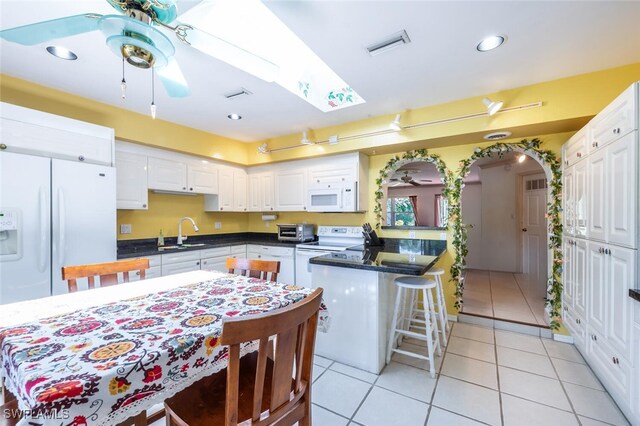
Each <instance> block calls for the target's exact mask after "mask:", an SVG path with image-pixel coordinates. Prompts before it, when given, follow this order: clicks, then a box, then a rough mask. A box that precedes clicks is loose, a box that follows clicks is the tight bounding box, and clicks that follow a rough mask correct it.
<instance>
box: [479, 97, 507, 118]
mask: <svg viewBox="0 0 640 426" xmlns="http://www.w3.org/2000/svg"><path fill="white" fill-rule="evenodd" d="M482 103H483V104H484V106H485V107H487V114H489V115H494V114H495V113H496V112H498V111H500V109H501V108H502V105H503V104H504V102H502V101H492V100H491V99H489V98H483V99H482Z"/></svg>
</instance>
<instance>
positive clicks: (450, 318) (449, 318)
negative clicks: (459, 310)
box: [447, 314, 458, 322]
mask: <svg viewBox="0 0 640 426" xmlns="http://www.w3.org/2000/svg"><path fill="white" fill-rule="evenodd" d="M447 320H449V321H451V322H458V316H457V315H451V314H447Z"/></svg>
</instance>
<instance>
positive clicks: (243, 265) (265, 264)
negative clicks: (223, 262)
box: [227, 257, 280, 282]
mask: <svg viewBox="0 0 640 426" xmlns="http://www.w3.org/2000/svg"><path fill="white" fill-rule="evenodd" d="M227 268H229V273H230V274H238V275H246V276H247V277H252V278H260V279H262V280H267V281H273V282H276V281H277V280H278V273H279V272H280V261H279V260H257V259H237V258H234V257H228V258H227ZM234 271H239V272H234ZM269 272H270V273H271V278H268V276H269Z"/></svg>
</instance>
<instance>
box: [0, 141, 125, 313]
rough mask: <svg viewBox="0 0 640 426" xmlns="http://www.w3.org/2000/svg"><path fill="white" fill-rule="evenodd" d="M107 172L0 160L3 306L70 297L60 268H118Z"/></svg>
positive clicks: (111, 181)
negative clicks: (92, 265)
mask: <svg viewBox="0 0 640 426" xmlns="http://www.w3.org/2000/svg"><path fill="white" fill-rule="evenodd" d="M115 177H116V174H115V168H113V167H109V166H102V165H95V164H86V163H80V162H74V161H66V160H59V159H52V158H48V157H38V156H32V155H24V154H16V153H11V152H0V305H1V304H5V303H13V302H18V301H22V300H29V299H35V298H39V297H45V296H49V295H51V294H62V293H66V292H67V285H66V282H65V281H63V280H62V275H61V268H62V266H67V265H81V264H88V263H101V262H111V261H114V260H116V250H117V249H116V179H115Z"/></svg>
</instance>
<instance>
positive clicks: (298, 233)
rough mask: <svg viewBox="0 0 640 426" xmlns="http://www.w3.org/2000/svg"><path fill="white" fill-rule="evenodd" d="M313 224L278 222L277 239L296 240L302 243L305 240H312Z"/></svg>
mask: <svg viewBox="0 0 640 426" xmlns="http://www.w3.org/2000/svg"><path fill="white" fill-rule="evenodd" d="M314 238H315V237H314V235H313V225H310V224H301V223H298V224H279V225H278V240H280V241H296V242H299V243H304V242H305V241H313V239H314Z"/></svg>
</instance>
